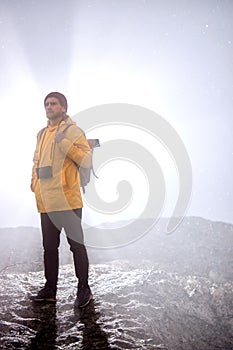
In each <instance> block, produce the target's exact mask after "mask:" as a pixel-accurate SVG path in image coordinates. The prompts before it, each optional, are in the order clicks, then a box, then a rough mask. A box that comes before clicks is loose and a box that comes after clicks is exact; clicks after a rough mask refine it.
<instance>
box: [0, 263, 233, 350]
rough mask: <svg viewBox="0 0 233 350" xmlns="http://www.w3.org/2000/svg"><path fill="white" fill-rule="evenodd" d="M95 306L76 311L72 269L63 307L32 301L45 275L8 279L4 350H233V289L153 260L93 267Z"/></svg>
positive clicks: (0, 330) (0, 328)
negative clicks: (31, 295)
mask: <svg viewBox="0 0 233 350" xmlns="http://www.w3.org/2000/svg"><path fill="white" fill-rule="evenodd" d="M90 283H91V286H92V290H93V292H94V297H95V299H94V301H93V302H92V303H91V304H90V305H89V306H88V307H87V308H85V309H83V310H75V309H74V308H73V301H74V298H75V292H76V280H75V279H74V273H73V266H71V265H66V266H63V267H61V273H60V280H59V286H58V301H57V304H56V305H53V304H39V305H38V304H35V303H32V302H31V301H30V300H29V298H28V297H29V295H30V294H33V293H35V292H36V291H37V290H38V288H40V287H41V286H42V284H43V273H42V272H35V273H31V274H30V275H25V274H15V275H8V276H5V277H4V279H3V278H2V279H1V295H2V294H3V293H4V295H5V297H4V300H3V299H2V300H1V308H0V312H1V323H0V334H1V340H0V346H1V349H19V348H20V349H77V348H80V349H181V350H182V349H184V350H186V349H187V350H188V349H224V350H227V349H232V348H233V339H232V334H233V323H232V319H233V315H232V306H233V305H232V300H233V284H232V283H231V282H228V283H220V284H216V283H213V282H211V281H210V280H209V279H207V278H204V277H197V276H181V275H178V274H176V273H171V272H169V271H166V270H161V269H160V268H159V266H158V265H157V266H155V265H153V264H152V263H151V262H148V261H145V262H143V268H142V267H141V266H136V265H135V264H133V263H132V262H129V261H124V262H123V261H114V262H111V263H108V264H102V265H92V266H91V268H90Z"/></svg>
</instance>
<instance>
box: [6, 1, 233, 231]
mask: <svg viewBox="0 0 233 350" xmlns="http://www.w3.org/2000/svg"><path fill="white" fill-rule="evenodd" d="M232 18H233V1H231V0H229V1H227V0H209V1H207V0H202V1H201V0H200V1H198V0H197V1H196V0H195V1H194V0H193V1H192V0H189V1H188V0H179V1H178V0H170V1H169V0H167V1H166V0H165V1H164V0H112V1H111V0H99V1H98V0H92V1H89V0H86V1H78V0H77V1H75V0H59V1H49V0H48V1H42V0H41V1H33V0H11V1H7V0H1V2H0V76H1V79H0V106H1V120H2V123H1V125H2V129H1V137H0V147H1V160H2V165H1V183H0V190H1V199H0V205H1V211H0V218H1V221H0V226H18V225H38V215H37V213H36V207H35V201H34V197H33V194H32V193H31V192H30V189H29V184H30V174H31V167H32V157H33V152H34V147H35V141H36V133H37V131H38V130H39V129H40V128H41V127H43V126H44V125H45V124H46V118H45V114H44V109H43V99H44V97H45V95H46V94H47V93H48V92H50V91H61V92H63V93H64V94H65V95H66V96H67V99H68V103H69V110H68V112H69V114H70V115H71V116H72V115H74V114H76V113H78V112H79V111H82V110H84V109H86V108H90V107H93V106H95V105H101V104H105V103H118V102H120V103H130V104H137V105H140V106H142V107H146V108H149V109H151V110H153V111H155V112H157V113H158V114H159V115H161V116H162V117H163V118H164V119H165V120H167V121H168V122H169V123H170V124H171V125H172V126H173V128H174V129H176V131H177V132H178V133H179V135H180V137H181V139H182V140H183V142H184V144H185V147H186V149H187V151H188V154H189V157H190V160H191V164H192V169H193V195H192V200H191V203H190V207H189V210H188V213H187V214H188V215H198V216H202V217H205V218H209V219H213V220H221V221H227V222H232V223H233V184H232V176H233V166H232V162H233V147H232V146H233V140H232V126H233V119H232V104H233V21H232ZM138 189H140V186H138ZM139 197H140V196H139ZM124 218H125V217H124ZM106 220H107V218H106Z"/></svg>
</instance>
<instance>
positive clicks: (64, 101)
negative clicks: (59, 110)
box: [44, 92, 68, 112]
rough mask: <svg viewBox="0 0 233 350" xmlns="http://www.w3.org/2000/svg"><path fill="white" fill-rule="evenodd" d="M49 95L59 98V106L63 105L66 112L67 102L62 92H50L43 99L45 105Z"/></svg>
mask: <svg viewBox="0 0 233 350" xmlns="http://www.w3.org/2000/svg"><path fill="white" fill-rule="evenodd" d="M49 97H55V98H57V99H58V100H59V102H60V104H61V106H62V107H64V108H65V110H66V112H67V108H68V103H67V99H66V97H65V96H64V95H63V94H61V93H60V92H50V93H49V94H48V95H47V96H46V97H45V99H44V105H45V102H46V100H47V98H49Z"/></svg>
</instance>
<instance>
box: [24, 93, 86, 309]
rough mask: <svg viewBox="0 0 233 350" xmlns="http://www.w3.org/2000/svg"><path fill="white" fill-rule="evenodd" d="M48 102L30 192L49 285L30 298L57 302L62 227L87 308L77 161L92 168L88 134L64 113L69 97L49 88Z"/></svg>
mask: <svg viewBox="0 0 233 350" xmlns="http://www.w3.org/2000/svg"><path fill="white" fill-rule="evenodd" d="M44 106H45V111H46V116H47V119H48V123H47V127H46V128H44V129H42V130H40V132H39V133H38V135H37V145H36V150H35V154H34V159H33V161H34V166H33V170H32V180H31V190H32V191H33V192H34V193H35V197H36V203H37V208H38V212H39V213H40V216H41V228H42V238H43V248H44V273H45V279H46V283H45V286H44V288H42V289H41V290H40V291H39V292H38V294H37V295H36V296H32V297H31V299H32V300H34V301H38V302H40V301H49V302H56V292H57V282H58V262H59V255H58V248H59V244H60V233H61V230H62V228H64V230H65V233H66V237H67V241H68V243H69V245H70V250H71V251H72V253H73V261H74V267H75V274H76V277H77V278H78V290H77V297H76V300H75V307H84V306H86V305H87V304H88V303H89V302H90V300H91V299H92V293H91V290H90V287H89V285H88V267H89V262H88V256H87V251H86V247H85V245H84V239H83V230H82V226H81V218H82V206H83V204H82V198H81V192H80V185H79V173H78V171H77V165H82V167H86V168H88V167H90V166H91V161H92V160H91V152H90V147H89V145H88V142H87V140H86V137H85V134H84V133H83V131H82V130H81V129H80V128H78V127H77V126H76V123H75V122H73V121H72V120H71V118H70V117H68V116H67V114H66V112H67V100H66V97H65V96H64V95H63V94H61V93H59V92H51V93H50V94H48V95H47V96H46V97H45V100H44Z"/></svg>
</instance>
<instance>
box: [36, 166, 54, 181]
mask: <svg viewBox="0 0 233 350" xmlns="http://www.w3.org/2000/svg"><path fill="white" fill-rule="evenodd" d="M36 174H37V177H38V179H49V178H50V177H53V168H52V167H51V166H50V165H49V166H43V167H41V168H36Z"/></svg>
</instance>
